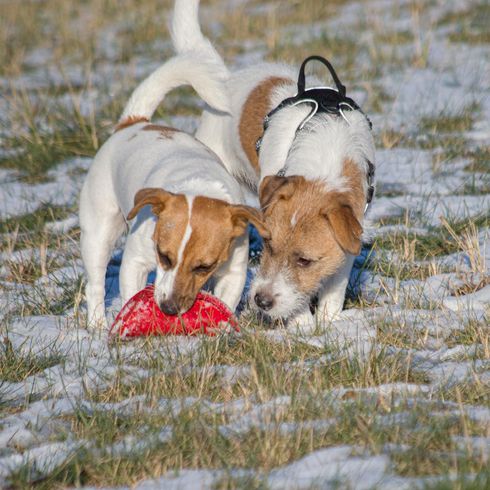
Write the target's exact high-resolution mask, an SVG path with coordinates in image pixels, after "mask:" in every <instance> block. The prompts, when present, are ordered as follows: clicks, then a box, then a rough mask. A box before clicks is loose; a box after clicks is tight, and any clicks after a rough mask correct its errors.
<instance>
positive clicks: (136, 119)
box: [114, 116, 148, 131]
mask: <svg viewBox="0 0 490 490" xmlns="http://www.w3.org/2000/svg"><path fill="white" fill-rule="evenodd" d="M141 122H148V118H146V117H142V116H129V117H126V118H124V119H123V120H122V121H119V122H118V123H117V124H116V126H115V128H114V131H120V130H121V129H124V128H128V127H129V126H132V125H133V124H137V123H141Z"/></svg>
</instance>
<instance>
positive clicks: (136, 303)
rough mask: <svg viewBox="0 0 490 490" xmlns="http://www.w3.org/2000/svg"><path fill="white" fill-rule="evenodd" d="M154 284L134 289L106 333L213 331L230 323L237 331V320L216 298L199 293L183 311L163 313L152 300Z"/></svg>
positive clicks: (169, 333) (128, 334) (118, 334)
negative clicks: (192, 302)
mask: <svg viewBox="0 0 490 490" xmlns="http://www.w3.org/2000/svg"><path fill="white" fill-rule="evenodd" d="M153 291H154V288H153V286H147V287H146V288H145V289H143V290H142V291H140V292H139V293H136V294H135V295H134V296H133V297H132V298H131V299H130V300H129V301H128V302H127V303H126V304H125V305H124V306H123V308H122V310H121V311H120V312H119V313H118V315H117V316H116V318H115V320H114V323H113V324H112V326H111V328H110V330H109V336H111V337H115V336H119V337H121V338H132V337H141V336H147V335H196V334H206V335H211V336H213V335H216V333H218V332H219V331H220V330H221V331H222V330H225V329H226V327H228V326H231V327H233V329H234V330H236V331H239V328H238V322H237V320H236V318H235V316H234V315H233V313H232V312H231V311H230V310H229V308H228V307H227V306H226V305H225V304H224V303H222V302H221V301H220V300H219V299H218V298H216V297H215V296H212V295H211V294H208V293H199V294H198V295H197V297H196V301H195V302H194V304H193V305H192V307H191V308H190V310H188V311H187V312H185V313H184V314H183V315H181V316H180V317H179V316H171V315H166V314H165V313H163V311H161V310H160V308H159V307H158V306H157V304H156V303H155V300H154V298H153Z"/></svg>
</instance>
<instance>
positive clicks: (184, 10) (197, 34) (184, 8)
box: [170, 0, 229, 75]
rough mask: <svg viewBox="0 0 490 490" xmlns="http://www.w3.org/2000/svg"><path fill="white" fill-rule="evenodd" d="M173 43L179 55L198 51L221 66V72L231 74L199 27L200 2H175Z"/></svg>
mask: <svg viewBox="0 0 490 490" xmlns="http://www.w3.org/2000/svg"><path fill="white" fill-rule="evenodd" d="M170 34H171V36H172V42H173V45H174V48H175V50H176V51H177V53H187V52H189V51H198V52H199V53H200V54H201V56H204V57H205V58H206V59H208V60H213V62H214V63H215V64H216V65H217V66H218V65H219V66H220V71H221V72H222V73H225V74H226V75H228V74H229V72H228V69H227V67H226V65H225V63H224V61H223V59H222V58H221V56H220V55H219V54H218V52H217V51H216V49H215V48H214V46H213V45H212V44H211V41H210V40H209V39H207V38H205V37H204V36H203V34H202V32H201V27H200V25H199V0H175V5H174V13H173V16H172V22H171V26H170Z"/></svg>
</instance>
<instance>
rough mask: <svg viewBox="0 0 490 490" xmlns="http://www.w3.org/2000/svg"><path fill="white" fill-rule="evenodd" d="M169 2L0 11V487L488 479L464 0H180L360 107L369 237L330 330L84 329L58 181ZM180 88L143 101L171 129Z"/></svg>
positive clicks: (489, 284)
mask: <svg viewBox="0 0 490 490" xmlns="http://www.w3.org/2000/svg"><path fill="white" fill-rule="evenodd" d="M170 4H171V2H170V1H169V2H163V6H162V2H157V1H156V0H150V1H148V2H145V3H144V5H142V4H141V3H140V2H138V3H137V4H136V3H135V2H133V1H130V2H129V3H128V5H127V8H125V9H120V8H114V6H113V5H112V3H111V2H103V3H100V2H94V1H92V0H89V2H88V3H87V4H85V3H84V4H83V5H82V4H80V3H79V2H62V1H61V0H49V2H45V3H43V6H42V11H41V7H40V6H38V4H37V3H32V4H29V5H28V6H26V8H25V9H23V10H20V9H14V7H10V6H5V7H4V9H5V16H1V20H0V22H5V21H6V22H7V24H8V26H9V27H8V29H7V28H6V29H3V30H2V29H0V33H2V34H0V36H3V35H4V34H5V33H10V34H9V36H11V37H10V38H9V42H10V44H8V46H11V48H10V47H9V48H8V50H6V49H5V48H0V60H3V62H2V63H0V65H1V66H2V69H1V79H0V83H1V85H2V87H4V88H5V96H4V97H3V98H2V100H1V101H0V106H1V108H2V111H0V112H1V116H0V120H1V122H2V126H1V128H0V138H1V142H2V150H1V152H0V202H1V207H0V258H1V263H0V486H12V487H14V488H15V487H17V488H25V487H29V486H31V485H34V484H35V485H37V486H39V487H41V488H56V487H66V486H76V487H82V486H85V487H86V488H95V487H97V488H139V489H151V488H175V489H177V488H199V489H201V488H213V489H217V488H218V489H221V488H223V489H224V488H247V489H248V488H278V489H279V488H280V489H282V488H291V489H293V488H294V489H296V488H335V487H341V488H343V487H349V488H383V489H389V488H452V487H454V486H455V485H456V486H458V485H459V487H464V486H465V485H474V487H475V488H488V485H489V481H490V474H489V472H488V469H487V467H488V458H489V448H490V404H489V393H490V328H489V321H490V318H489V314H490V274H489V268H490V231H489V209H490V201H489V199H490V197H489V195H490V194H489V189H490V180H489V169H490V167H489V164H488V162H489V153H488V149H487V148H486V146H485V145H486V142H487V141H488V139H489V137H490V126H489V124H488V121H489V120H490V117H489V115H490V98H489V97H488V93H487V92H486V86H485V83H484V82H485V81H486V80H488V78H489V74H490V63H489V62H488V58H486V57H485V56H486V50H488V33H487V24H488V23H485V22H482V19H484V18H485V16H486V17H488V15H489V10H488V6H487V5H486V4H485V3H484V2H479V1H468V2H465V3H464V5H463V4H462V3H461V2H442V3H441V2H439V3H433V2H416V3H413V2H408V1H401V0H400V1H397V2H391V1H385V0H381V1H380V0H370V1H368V2H358V1H345V0H336V1H332V2H317V1H316V0H306V1H304V2H296V3H291V4H290V5H288V6H282V7H281V8H278V6H277V5H275V4H274V3H265V4H264V3H261V4H260V5H259V4H258V3H257V2H256V1H255V0H240V1H237V2H233V8H231V7H230V6H229V5H228V3H226V2H223V1H222V0H211V1H210V2H204V5H203V9H202V14H203V15H202V18H203V22H204V27H205V30H206V32H209V33H210V35H211V37H213V38H214V39H216V40H217V42H218V48H219V49H220V51H221V52H222V53H224V54H225V56H226V57H227V61H228V62H229V63H230V64H231V65H232V66H246V65H249V64H250V63H254V62H256V61H257V60H261V59H264V58H267V59H271V58H272V59H279V60H282V61H289V62H294V63H296V64H297V63H298V62H299V61H301V59H302V58H303V56H304V55H307V54H314V52H315V53H318V54H323V55H326V56H328V57H329V58H330V59H331V60H332V61H333V63H334V66H336V67H337V68H338V71H339V75H340V76H341V78H342V79H343V80H344V82H345V83H346V85H347V86H348V90H349V93H351V94H355V98H357V99H359V101H364V100H365V102H363V106H364V107H365V108H366V110H367V111H368V112H369V115H370V117H371V119H372V120H373V123H374V132H375V137H376V140H377V142H378V152H377V189H378V194H377V197H375V199H374V201H373V205H372V206H371V208H370V211H369V214H368V217H367V218H368V220H369V221H368V222H369V225H368V226H367V229H366V230H365V237H366V240H367V241H368V242H369V246H366V247H365V248H364V250H363V254H362V255H361V256H360V257H359V258H358V259H357V260H356V269H355V273H353V274H352V277H351V285H350V286H351V288H350V289H351V291H350V293H349V299H348V300H347V302H346V310H345V311H344V312H343V313H342V315H341V316H340V318H339V319H338V320H336V321H335V322H333V323H331V324H328V325H316V326H315V327H312V326H309V327H304V326H301V325H299V326H296V327H290V328H289V329H285V328H282V327H278V328H276V329H271V328H270V327H269V326H267V325H264V324H263V323H261V321H260V320H258V319H257V318H255V317H254V315H253V313H252V312H250V311H248V310H247V309H245V311H244V312H243V313H242V316H241V320H240V321H241V333H239V334H233V335H223V336H218V337H216V338H184V337H182V338H160V339H158V338H155V339H139V340H136V341H132V342H118V341H115V342H114V341H112V342H108V336H107V332H101V331H93V330H88V329H87V326H86V321H85V305H84V298H83V288H82V281H83V265H82V263H81V261H80V256H79V249H78V234H79V230H78V218H77V216H76V214H77V203H78V193H79V190H80V188H81V185H82V183H83V179H84V175H85V173H86V170H87V168H88V166H89V165H90V156H92V155H93V154H94V152H95V151H96V148H98V146H99V145H100V144H101V142H103V140H104V139H105V137H106V136H107V134H108V132H109V130H110V127H111V125H112V124H113V123H114V122H115V121H116V120H117V118H118V116H119V112H120V110H121V107H122V105H123V104H124V101H125V98H126V97H127V94H128V93H129V91H130V90H131V88H132V87H134V85H135V82H136V80H139V79H141V78H142V77H144V76H145V75H146V74H148V73H149V72H151V70H153V69H154V68H155V67H156V66H158V65H159V64H160V63H161V61H162V60H163V59H164V58H165V57H166V56H167V55H168V53H169V43H168V36H167V33H166V32H165V30H164V28H163V27H162V26H164V25H165V23H166V22H167V16H168V7H170ZM225 4H226V5H225ZM225 7H226V8H225ZM67 9H68V10H67ZM70 9H71V10H70ZM136 11H137V12H138V15H136V14H135V12H136ZM41 15H42V19H43V20H42V22H41V20H39V19H41V17H40V16H41ZM3 19H6V20H5V21H4V20H3ZM33 19H37V21H36V22H34V21H33ZM13 25H15V26H17V27H16V29H15V30H14V31H15V32H14V31H13V30H12V29H11V26H13ZM39 25H46V26H47V27H46V29H48V31H49V30H50V29H51V30H53V32H54V31H56V32H58V33H59V39H60V45H59V46H58V47H57V49H56V50H53V49H51V46H50V45H49V43H48V38H47V37H46V36H45V35H44V34H43V33H44V31H43V30H40V29H39ZM68 25H69V27H70V28H67V26H68ZM48 37H49V36H48ZM0 44H1V45H2V46H7V43H6V42H4V43H0ZM7 51H8V52H7ZM200 104H201V103H200V101H198V100H197V99H196V97H195V96H194V95H193V94H192V93H191V92H190V91H188V90H183V91H178V93H176V94H173V95H172V96H171V97H169V99H168V104H166V106H165V107H164V108H162V109H161V110H160V111H159V112H158V118H159V119H162V120H164V121H165V122H167V123H169V124H173V125H175V126H177V127H180V128H181V129H186V130H188V131H193V130H194V129H195V127H196V124H197V117H198V115H199V110H200V107H202V106H201V105H200ZM120 256H121V254H120V249H118V250H117V251H116V252H115V253H114V255H113V257H112V260H111V263H110V265H109V268H108V272H107V277H106V289H107V295H106V303H107V307H108V311H109V315H110V316H114V315H115V313H117V311H118V310H119V308H120V307H121V306H122V305H121V302H120V297H119V290H118V286H117V276H118V272H119V266H120Z"/></svg>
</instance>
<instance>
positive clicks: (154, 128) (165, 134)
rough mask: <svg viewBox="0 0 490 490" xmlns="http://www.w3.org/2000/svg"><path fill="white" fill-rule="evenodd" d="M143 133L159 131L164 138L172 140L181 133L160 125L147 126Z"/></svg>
mask: <svg viewBox="0 0 490 490" xmlns="http://www.w3.org/2000/svg"><path fill="white" fill-rule="evenodd" d="M143 131H158V132H159V133H160V135H161V136H163V137H164V138H169V139H170V138H172V136H173V135H174V134H175V133H180V131H179V130H178V129H175V128H171V127H169V126H161V125H159V124H147V125H146V126H145V127H144V128H143Z"/></svg>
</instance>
